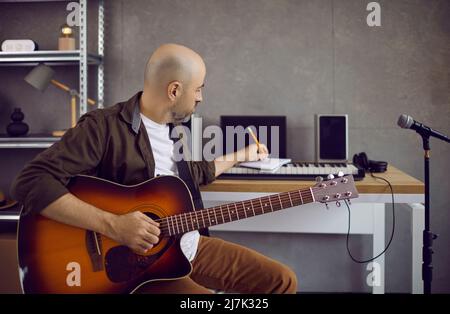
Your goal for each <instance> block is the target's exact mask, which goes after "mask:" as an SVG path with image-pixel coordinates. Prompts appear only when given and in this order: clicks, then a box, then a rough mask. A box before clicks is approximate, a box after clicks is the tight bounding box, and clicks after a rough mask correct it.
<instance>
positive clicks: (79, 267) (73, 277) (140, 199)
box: [18, 175, 358, 293]
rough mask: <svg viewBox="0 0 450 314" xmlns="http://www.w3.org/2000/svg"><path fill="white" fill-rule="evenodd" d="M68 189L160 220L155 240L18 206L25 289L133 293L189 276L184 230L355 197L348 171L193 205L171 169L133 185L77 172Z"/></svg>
mask: <svg viewBox="0 0 450 314" xmlns="http://www.w3.org/2000/svg"><path fill="white" fill-rule="evenodd" d="M67 187H68V189H69V191H70V192H71V193H72V194H74V195H75V196H76V197H78V198H80V199H81V200H83V201H85V202H87V203H89V204H92V205H94V206H96V207H98V208H101V209H102V210H105V211H108V212H111V213H114V214H117V215H122V214H126V213H129V212H132V211H141V212H143V213H145V214H146V215H148V216H149V217H150V218H152V219H153V220H155V221H157V222H159V224H160V229H161V235H160V237H159V242H158V243H157V244H156V245H154V247H153V248H152V249H151V250H149V251H148V252H147V253H146V254H145V255H140V254H137V253H135V252H134V251H132V250H131V249H130V248H128V247H127V246H124V245H121V244H119V243H117V242H115V241H113V240H111V239H109V238H107V237H106V236H103V235H100V234H98V233H96V232H92V231H89V230H84V229H80V228H77V227H73V226H70V225H66V224H62V223H59V222H56V221H54V220H51V219H48V218H46V217H44V216H42V215H30V214H26V215H24V214H23V213H22V214H21V216H20V220H19V228H18V229H19V230H18V257H19V272H20V279H21V283H22V288H23V291H24V292H25V293H132V292H133V291H135V290H136V289H137V288H139V287H140V286H141V285H143V284H145V283H148V282H151V281H156V280H173V279H177V278H182V277H185V276H188V275H189V274H190V272H191V270H192V266H191V264H190V262H189V261H188V260H187V258H186V257H185V256H184V254H183V252H182V251H181V248H180V238H181V236H182V235H183V234H184V233H186V232H189V231H193V230H198V229H201V228H207V227H210V226H214V225H219V224H224V223H228V222H231V221H236V220H241V219H246V218H251V217H254V216H257V215H262V214H270V213H272V212H275V211H278V210H282V209H285V208H289V207H294V206H300V205H304V204H308V203H312V202H321V203H327V202H334V201H342V200H347V199H351V198H356V197H358V192H357V190H356V188H355V185H354V181H353V177H352V176H351V175H348V176H342V177H337V178H335V179H331V180H327V181H322V182H320V183H318V184H317V185H315V186H313V187H310V188H306V189H300V190H295V191H289V192H283V193H279V194H273V195H270V196H264V197H260V198H255V199H251V200H246V201H241V202H235V203H230V204H226V205H220V206H216V207H211V208H206V209H201V210H194V206H193V202H192V197H191V194H190V192H189V190H188V188H187V186H186V185H185V183H184V182H183V181H182V180H181V179H179V178H178V177H176V176H159V177H155V178H153V179H150V180H148V181H145V182H142V183H140V184H137V185H133V186H124V185H120V184H116V183H113V182H110V181H107V180H103V179H100V178H96V177H90V176H84V175H79V176H75V177H73V178H72V179H71V180H70V182H69V184H68V186H67Z"/></svg>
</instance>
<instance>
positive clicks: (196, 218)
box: [195, 211, 201, 229]
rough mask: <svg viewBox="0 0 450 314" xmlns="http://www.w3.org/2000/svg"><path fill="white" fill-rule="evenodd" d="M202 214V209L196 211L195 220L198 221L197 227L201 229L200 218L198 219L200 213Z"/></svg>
mask: <svg viewBox="0 0 450 314" xmlns="http://www.w3.org/2000/svg"><path fill="white" fill-rule="evenodd" d="M199 213H200V214H201V211H199V212H195V220H196V221H197V227H198V229H200V220H199V219H198V214H199Z"/></svg>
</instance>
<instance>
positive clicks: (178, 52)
mask: <svg viewBox="0 0 450 314" xmlns="http://www.w3.org/2000/svg"><path fill="white" fill-rule="evenodd" d="M204 71H205V63H204V62H203V59H202V57H201V56H200V55H199V54H198V53H196V52H195V51H193V50H192V49H189V48H187V47H185V46H181V45H176V44H165V45H162V46H160V47H159V48H158V49H156V50H155V52H154V53H153V54H152V55H151V57H150V58H149V60H148V62H147V65H146V68H145V76H144V86H145V87H150V88H153V89H154V88H156V90H160V91H161V92H165V89H166V87H167V86H168V85H169V84H170V83H171V82H174V81H179V82H180V83H182V84H183V85H185V84H186V85H189V84H190V83H191V82H192V79H193V78H194V77H195V76H196V75H200V74H201V73H203V72H204Z"/></svg>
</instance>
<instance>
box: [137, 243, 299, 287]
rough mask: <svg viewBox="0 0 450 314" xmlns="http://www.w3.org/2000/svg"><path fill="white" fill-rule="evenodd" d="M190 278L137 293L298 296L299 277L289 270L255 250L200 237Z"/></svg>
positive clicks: (166, 282) (147, 285)
mask: <svg viewBox="0 0 450 314" xmlns="http://www.w3.org/2000/svg"><path fill="white" fill-rule="evenodd" d="M192 268H193V269H192V273H191V274H190V276H188V277H185V278H182V279H177V280H169V281H159V282H151V283H148V284H146V285H144V286H142V287H141V288H139V290H138V291H136V293H186V294H206V293H213V290H219V291H224V292H228V293H252V294H253V293H296V291H297V277H296V275H295V273H294V272H293V271H292V270H291V269H289V268H288V267H287V266H285V265H283V264H281V263H279V262H277V261H275V260H273V259H270V258H268V257H266V256H264V255H262V254H260V253H258V252H256V251H254V250H251V249H248V248H246V247H243V246H240V245H237V244H234V243H231V242H227V241H224V240H221V239H218V238H213V237H203V236H201V237H200V242H199V245H198V250H197V255H196V257H195V259H194V260H193V263H192Z"/></svg>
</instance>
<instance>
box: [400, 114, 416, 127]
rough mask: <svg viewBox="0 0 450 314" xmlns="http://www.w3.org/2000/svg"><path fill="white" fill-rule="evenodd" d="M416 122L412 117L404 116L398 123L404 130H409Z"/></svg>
mask: <svg viewBox="0 0 450 314" xmlns="http://www.w3.org/2000/svg"><path fill="white" fill-rule="evenodd" d="M413 122H414V120H413V118H411V117H410V116H408V115H406V114H402V115H401V116H400V117H399V118H398V121H397V124H398V126H399V127H401V128H404V129H409V128H410V127H411V125H412V124H413Z"/></svg>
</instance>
